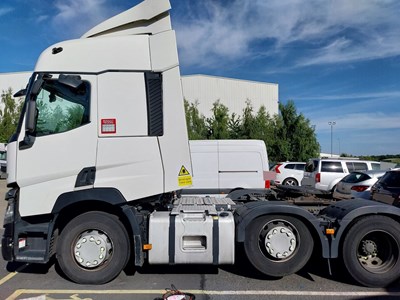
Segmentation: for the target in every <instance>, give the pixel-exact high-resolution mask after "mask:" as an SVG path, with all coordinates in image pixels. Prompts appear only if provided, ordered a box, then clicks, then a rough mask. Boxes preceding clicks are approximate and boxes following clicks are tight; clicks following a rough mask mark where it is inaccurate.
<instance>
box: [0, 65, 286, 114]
mask: <svg viewBox="0 0 400 300" xmlns="http://www.w3.org/2000/svg"><path fill="white" fill-rule="evenodd" d="M31 74H32V73H31V72H16V73H2V74H1V73H0V93H2V92H3V91H6V90H8V88H10V87H11V88H12V90H13V93H16V92H18V91H19V90H20V89H22V88H25V87H26V84H27V83H28V80H29V77H30V76H31ZM182 89H183V96H184V98H185V99H186V100H187V101H189V102H191V103H195V102H197V103H198V109H199V111H200V113H202V114H203V115H204V116H205V117H210V116H211V115H212V112H211V109H212V106H213V103H214V102H216V101H217V100H219V101H220V103H222V104H224V105H225V106H227V107H228V109H229V113H230V114H232V113H235V114H237V115H242V113H243V109H244V108H245V107H246V101H247V100H249V101H250V102H251V105H252V107H253V109H254V112H255V113H256V112H257V111H258V109H259V108H260V107H261V106H262V105H264V106H265V108H266V110H267V112H268V113H269V114H270V115H271V116H272V115H274V114H277V113H278V100H279V97H278V84H276V83H266V82H256V81H248V80H239V79H231V78H224V77H215V76H207V75H189V76H182Z"/></svg>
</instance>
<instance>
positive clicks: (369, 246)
mask: <svg viewBox="0 0 400 300" xmlns="http://www.w3.org/2000/svg"><path fill="white" fill-rule="evenodd" d="M362 249H363V252H364V253H365V254H366V255H374V254H376V253H377V246H376V244H375V243H374V242H373V241H371V240H367V241H363V242H362Z"/></svg>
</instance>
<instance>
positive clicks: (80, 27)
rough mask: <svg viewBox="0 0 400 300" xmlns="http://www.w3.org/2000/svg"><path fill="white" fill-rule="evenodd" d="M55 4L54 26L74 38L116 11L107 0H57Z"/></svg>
mask: <svg viewBox="0 0 400 300" xmlns="http://www.w3.org/2000/svg"><path fill="white" fill-rule="evenodd" d="M54 5H55V9H56V15H55V16H54V17H53V19H52V21H53V24H54V26H55V27H56V28H58V30H60V32H64V34H65V35H68V36H69V37H73V38H78V37H80V36H81V35H82V34H83V33H85V32H86V31H87V30H89V29H90V28H91V27H93V26H95V25H97V24H98V23H100V22H101V21H103V20H105V19H107V18H108V17H109V16H110V15H112V14H113V13H114V12H115V11H114V9H115V8H112V5H109V4H107V2H106V0H57V1H56V2H55V3H54ZM64 28H65V30H64Z"/></svg>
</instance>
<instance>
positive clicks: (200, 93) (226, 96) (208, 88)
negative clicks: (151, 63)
mask: <svg viewBox="0 0 400 300" xmlns="http://www.w3.org/2000/svg"><path fill="white" fill-rule="evenodd" d="M182 89H183V96H184V97H185V99H186V100H187V101H189V102H190V103H195V102H196V101H197V103H198V106H197V107H198V109H199V111H200V112H201V113H202V114H203V115H204V116H206V117H210V116H211V115H212V112H211V109H212V106H213V103H214V102H215V101H217V100H219V101H220V103H222V104H224V105H225V106H227V107H228V109H229V113H230V114H231V113H235V114H237V115H242V114H243V109H244V108H245V107H246V101H247V100H250V102H251V105H252V107H253V109H254V112H255V113H256V112H257V111H258V109H259V108H260V107H261V106H262V105H264V106H265V108H266V110H267V112H268V113H269V114H270V115H271V116H272V115H274V114H277V113H278V101H279V96H278V84H275V83H266V82H255V81H247V80H238V79H231V78H224V77H214V76H207V75H190V76H182Z"/></svg>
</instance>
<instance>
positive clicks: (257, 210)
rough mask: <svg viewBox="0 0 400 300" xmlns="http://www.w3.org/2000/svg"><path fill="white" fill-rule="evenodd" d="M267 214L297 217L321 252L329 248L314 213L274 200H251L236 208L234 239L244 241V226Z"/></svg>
mask: <svg viewBox="0 0 400 300" xmlns="http://www.w3.org/2000/svg"><path fill="white" fill-rule="evenodd" d="M267 215H282V216H291V217H294V218H297V219H299V220H300V221H301V222H303V224H304V225H305V226H306V227H307V229H308V230H309V232H310V234H311V236H312V238H313V239H314V244H315V245H316V246H317V247H319V246H320V247H321V249H322V251H323V252H326V251H328V250H329V244H328V241H327V239H326V238H325V236H324V235H323V231H322V230H320V223H321V222H320V220H319V219H318V218H317V217H316V216H315V215H313V214H311V213H310V212H308V211H307V210H305V209H303V208H301V207H298V206H294V205H289V204H280V203H276V202H253V203H249V204H247V205H244V207H243V208H241V209H239V210H237V211H236V212H235V222H236V241H237V242H239V243H241V242H244V241H245V239H246V234H245V232H246V228H247V227H248V226H249V224H250V223H251V222H252V221H253V220H255V219H257V218H259V217H262V216H267ZM318 241H319V243H318Z"/></svg>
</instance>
